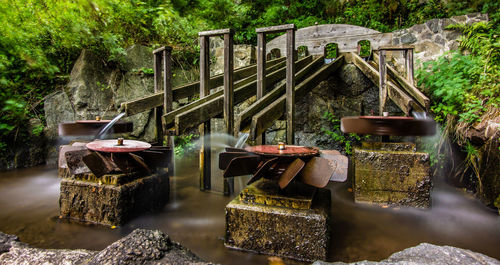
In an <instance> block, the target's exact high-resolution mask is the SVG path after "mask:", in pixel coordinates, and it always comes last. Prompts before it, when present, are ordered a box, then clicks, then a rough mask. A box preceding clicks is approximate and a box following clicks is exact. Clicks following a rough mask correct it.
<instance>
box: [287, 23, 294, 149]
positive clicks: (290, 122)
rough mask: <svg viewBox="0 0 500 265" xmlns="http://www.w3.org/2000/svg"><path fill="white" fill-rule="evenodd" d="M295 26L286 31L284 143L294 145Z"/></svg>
mask: <svg viewBox="0 0 500 265" xmlns="http://www.w3.org/2000/svg"><path fill="white" fill-rule="evenodd" d="M294 61H295V25H293V28H291V29H288V30H287V31H286V142H287V144H294V143H295V64H294Z"/></svg>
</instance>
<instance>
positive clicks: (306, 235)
mask: <svg viewBox="0 0 500 265" xmlns="http://www.w3.org/2000/svg"><path fill="white" fill-rule="evenodd" d="M296 184H298V185H299V186H303V187H302V188H301V187H299V186H295V187H292V190H295V191H302V194H295V195H287V193H286V192H283V191H280V190H279V188H278V187H277V184H276V182H272V181H269V180H267V179H261V180H259V181H257V182H255V183H253V184H251V185H250V186H249V187H247V188H246V189H245V190H243V191H242V193H241V194H240V196H239V197H237V198H235V199H234V200H233V201H231V202H230V203H229V204H228V205H227V206H226V236H225V245H226V247H228V248H233V249H239V250H245V251H252V252H258V253H263V254H269V255H275V256H282V257H287V258H293V259H298V260H303V261H314V260H325V259H326V258H327V253H328V247H329V218H330V191H329V190H326V189H319V190H318V189H311V188H310V187H309V186H307V185H305V184H301V183H295V184H294V185H296ZM273 186H274V187H273ZM289 192H290V193H289V194H294V193H295V192H293V191H289ZM307 201H308V202H307ZM256 202H262V203H256ZM307 204H309V205H310V208H309V207H305V205H307ZM283 206H287V207H283ZM292 207H296V208H292Z"/></svg>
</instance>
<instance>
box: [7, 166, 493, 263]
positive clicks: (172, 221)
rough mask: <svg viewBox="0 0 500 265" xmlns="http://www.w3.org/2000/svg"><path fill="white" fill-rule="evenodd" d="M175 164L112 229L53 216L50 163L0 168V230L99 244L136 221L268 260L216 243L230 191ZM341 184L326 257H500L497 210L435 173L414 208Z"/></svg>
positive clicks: (240, 258) (212, 255)
mask: <svg viewBox="0 0 500 265" xmlns="http://www.w3.org/2000/svg"><path fill="white" fill-rule="evenodd" d="M176 171H177V173H176V175H177V176H175V177H172V178H171V183H172V187H171V188H172V190H173V192H172V193H171V202H170V203H169V204H168V205H167V206H166V207H165V208H164V209H163V210H162V211H161V212H159V213H154V214H145V215H143V216H141V217H138V218H136V219H133V220H132V221H130V222H129V223H128V224H126V225H125V226H123V227H119V228H116V229H111V228H108V227H103V226H97V225H83V224H78V223H70V222H67V221H62V220H60V219H59V218H58V213H59V204H58V198H59V181H60V179H58V178H57V170H55V169H50V168H47V167H35V168H29V169H22V170H15V171H10V172H2V173H0V231H2V232H5V233H9V234H15V235H17V236H19V238H20V239H21V241H23V242H26V243H28V244H30V245H32V246H35V247H41V248H70V249H77V248H84V249H91V250H101V249H103V248H105V247H106V246H107V245H109V244H111V243H112V242H114V241H116V240H118V239H120V238H121V237H123V236H125V235H127V234H128V233H130V232H131V231H132V230H134V229H136V228H148V229H159V230H162V231H163V232H165V233H166V234H168V235H170V237H171V238H172V239H173V240H175V241H177V242H180V243H181V244H182V245H184V246H186V247H188V248H189V249H191V250H192V251H193V252H194V253H195V254H197V255H198V256H200V257H201V258H203V259H205V260H207V261H212V262H216V263H222V264H266V263H268V256H265V255H257V254H251V253H246V252H240V251H234V250H229V249H226V248H225V247H224V245H223V237H224V206H225V205H226V204H227V203H228V202H229V201H230V200H231V199H232V198H233V197H234V196H235V195H233V196H230V197H224V196H222V195H220V194H217V193H211V192H200V191H199V189H198V165H197V158H194V159H185V160H183V161H177V162H176ZM235 183H236V184H239V183H243V182H239V181H238V180H236V181H235ZM236 186H239V185H236ZM348 187H349V186H348V184H346V183H340V184H330V185H329V186H328V188H330V189H331V191H332V219H333V224H332V235H331V236H332V239H333V240H332V244H331V245H332V246H331V250H330V258H329V259H330V260H332V261H346V262H347V261H358V260H365V259H367V260H381V259H385V258H387V257H388V256H389V255H390V254H392V253H393V252H396V251H400V250H403V249H405V248H408V247H412V246H415V245H417V244H419V243H421V242H429V243H433V244H437V245H451V246H456V247H461V248H466V249H471V250H473V251H477V252H480V253H483V254H486V255H489V256H491V257H494V258H496V259H500V248H499V246H500V217H499V216H498V215H497V214H496V213H494V212H492V211H491V210H490V209H488V208H486V207H484V206H483V205H482V204H481V203H480V202H479V201H477V200H476V199H474V198H473V197H472V196H470V195H469V194H467V193H465V192H463V191H461V190H457V189H455V188H452V187H450V186H448V185H447V184H444V183H441V182H439V181H435V184H434V190H433V193H432V208H431V209H429V210H416V209H407V208H401V209H390V208H387V209H384V208H378V207H370V206H367V205H359V204H355V203H354V202H353V199H352V193H350V192H349V191H348ZM239 188H241V187H237V190H238V189H239ZM285 262H286V263H287V264H296V263H297V262H293V261H290V260H285Z"/></svg>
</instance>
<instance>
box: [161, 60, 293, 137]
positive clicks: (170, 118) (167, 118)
mask: <svg viewBox="0 0 500 265" xmlns="http://www.w3.org/2000/svg"><path fill="white" fill-rule="evenodd" d="M284 66H285V62H284V61H282V62H280V63H279V64H275V65H273V66H270V67H268V68H267V70H266V71H267V72H269V73H272V72H274V71H276V70H278V69H280V68H283V67H284ZM255 78H256V75H255V74H254V75H251V76H249V77H246V78H244V79H241V80H239V81H237V82H235V84H234V89H238V88H240V87H242V86H244V85H247V84H249V83H251V82H253V81H255V80H256V79H255ZM221 95H223V91H217V92H215V93H212V94H210V95H208V96H206V97H203V98H200V99H198V100H195V101H193V102H191V103H189V104H187V105H184V106H182V107H179V108H177V109H175V110H172V111H170V112H168V113H167V114H165V115H163V124H164V126H166V127H165V128H164V129H165V130H167V129H170V128H171V127H173V126H174V121H175V116H177V115H179V114H180V113H183V112H186V111H188V110H190V109H193V108H194V107H196V106H198V105H201V104H203V103H205V102H208V101H210V100H213V99H215V98H217V97H219V96H221Z"/></svg>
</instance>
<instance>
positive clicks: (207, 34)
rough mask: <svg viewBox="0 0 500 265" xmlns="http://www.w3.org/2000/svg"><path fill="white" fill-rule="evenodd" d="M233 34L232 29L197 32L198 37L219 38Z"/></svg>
mask: <svg viewBox="0 0 500 265" xmlns="http://www.w3.org/2000/svg"><path fill="white" fill-rule="evenodd" d="M231 32H233V30H232V29H216V30H208V31H201V32H198V36H200V37H214V36H219V35H223V34H230V33H231Z"/></svg>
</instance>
